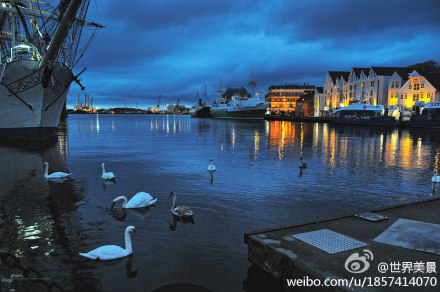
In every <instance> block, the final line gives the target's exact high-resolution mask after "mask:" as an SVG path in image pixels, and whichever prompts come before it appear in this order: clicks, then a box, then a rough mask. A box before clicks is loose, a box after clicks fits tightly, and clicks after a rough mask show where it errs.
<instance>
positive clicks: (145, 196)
mask: <svg viewBox="0 0 440 292" xmlns="http://www.w3.org/2000/svg"><path fill="white" fill-rule="evenodd" d="M119 201H122V208H143V207H148V206H151V205H153V204H154V203H156V201H157V198H156V199H153V197H152V196H151V195H150V194H149V193H144V192H139V193H137V194H136V195H134V196H133V198H131V199H130V201H128V202H127V198H126V197H125V196H119V197H117V198H116V199H114V200H113V203H112V209H113V207H114V205H115V204H116V203H117V202H119Z"/></svg>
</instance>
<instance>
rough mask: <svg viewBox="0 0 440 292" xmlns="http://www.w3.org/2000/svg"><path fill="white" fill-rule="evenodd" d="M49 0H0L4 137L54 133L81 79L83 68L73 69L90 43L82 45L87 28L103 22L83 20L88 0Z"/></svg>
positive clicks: (0, 117)
mask: <svg viewBox="0 0 440 292" xmlns="http://www.w3.org/2000/svg"><path fill="white" fill-rule="evenodd" d="M47 2H48V1H45V2H43V1H39V0H29V1H20V2H19V1H3V2H1V3H0V11H1V12H2V21H1V24H2V38H1V45H2V49H3V50H2V51H1V65H0V104H1V105H2V107H1V109H0V135H1V136H8V137H19V138H31V139H32V138H36V139H41V138H46V137H49V136H51V135H53V134H55V133H56V129H57V127H58V123H59V119H60V116H61V112H62V110H63V108H64V107H65V104H66V96H67V93H68V91H69V87H70V84H71V83H72V82H73V81H75V82H77V83H78V84H80V80H79V79H78V76H79V75H80V74H81V73H82V72H83V71H84V70H85V69H84V70H83V71H81V72H80V73H79V74H78V75H76V76H75V75H74V74H73V73H72V69H73V67H74V65H75V64H76V63H77V62H78V61H79V59H80V58H81V57H82V56H83V53H84V51H85V49H86V48H87V46H88V44H89V43H88V42H87V43H86V44H85V45H84V44H82V45H81V46H80V37H81V34H82V30H83V27H84V26H89V27H93V28H94V29H99V28H101V27H103V26H101V25H99V24H96V23H93V22H89V21H86V20H85V17H86V13H87V8H88V5H89V2H90V0H70V1H66V0H64V1H56V2H57V3H56V4H55V5H52V4H51V3H47ZM58 2H59V3H58ZM92 37H93V35H92ZM80 86H81V88H82V89H83V87H82V85H81V84H80Z"/></svg>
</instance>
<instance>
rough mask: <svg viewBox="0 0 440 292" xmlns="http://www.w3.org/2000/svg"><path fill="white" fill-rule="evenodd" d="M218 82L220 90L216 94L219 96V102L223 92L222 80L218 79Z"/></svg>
mask: <svg viewBox="0 0 440 292" xmlns="http://www.w3.org/2000/svg"><path fill="white" fill-rule="evenodd" d="M219 80H220V89H219V90H217V92H218V93H219V94H220V100H221V99H222V92H223V90H222V80H221V79H219Z"/></svg>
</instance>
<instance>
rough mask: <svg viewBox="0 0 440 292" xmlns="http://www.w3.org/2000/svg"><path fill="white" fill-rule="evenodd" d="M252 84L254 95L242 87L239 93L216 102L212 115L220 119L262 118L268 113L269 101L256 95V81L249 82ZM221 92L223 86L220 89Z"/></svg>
mask: <svg viewBox="0 0 440 292" xmlns="http://www.w3.org/2000/svg"><path fill="white" fill-rule="evenodd" d="M249 84H250V85H251V86H252V95H250V94H248V93H247V91H246V89H244V88H241V89H239V90H238V91H239V92H240V93H239V94H235V95H232V96H231V97H222V98H221V100H220V101H218V102H214V103H213V104H212V107H211V116H212V117H213V118H220V119H252V120H262V119H264V117H265V115H266V108H267V102H266V101H264V100H261V99H259V98H256V97H254V94H253V93H254V86H255V84H256V82H255V81H254V78H253V74H252V80H251V82H249ZM219 92H220V93H221V92H222V91H221V88H220V90H219Z"/></svg>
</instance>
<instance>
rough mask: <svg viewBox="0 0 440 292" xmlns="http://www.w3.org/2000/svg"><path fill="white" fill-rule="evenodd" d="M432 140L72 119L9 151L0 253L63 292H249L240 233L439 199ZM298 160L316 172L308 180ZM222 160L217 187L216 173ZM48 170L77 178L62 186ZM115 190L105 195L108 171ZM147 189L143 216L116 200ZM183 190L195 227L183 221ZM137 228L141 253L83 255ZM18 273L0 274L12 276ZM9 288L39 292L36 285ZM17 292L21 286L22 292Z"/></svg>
mask: <svg viewBox="0 0 440 292" xmlns="http://www.w3.org/2000/svg"><path fill="white" fill-rule="evenodd" d="M438 134H439V133H436V132H412V131H410V130H408V129H401V130H399V129H388V130H387V129H385V130H378V129H373V128H369V127H365V128H357V127H334V126H331V125H327V124H312V123H303V124H300V123H290V122H268V121H232V120H213V119H191V118H190V117H189V116H166V115H70V116H69V117H68V119H67V121H66V125H65V129H63V130H60V132H59V135H58V137H57V141H54V142H53V143H49V145H44V146H41V145H37V146H34V145H28V144H25V145H23V144H22V145H17V144H16V143H9V142H7V141H3V142H2V143H1V144H0V162H1V168H0V177H1V181H0V190H1V193H0V220H1V221H0V224H1V225H0V226H1V227H0V230H1V231H2V237H1V239H0V250H1V251H3V252H7V253H10V254H12V255H15V256H17V257H18V258H19V260H20V263H21V265H23V266H26V267H30V268H33V269H34V270H36V271H38V272H39V273H40V274H41V275H42V276H43V277H44V278H50V279H51V280H50V281H49V280H48V282H49V283H57V284H59V285H61V286H63V287H64V288H65V289H67V290H77V291H78V290H81V291H93V290H98V291H121V290H124V291H150V290H153V289H155V288H158V287H161V286H164V285H167V284H170V283H182V282H184V283H193V284H197V285H200V286H204V287H207V288H210V289H212V290H213V291H242V290H243V280H246V279H247V271H248V268H249V267H250V263H249V262H248V261H247V246H246V245H245V244H244V243H243V233H244V232H247V231H254V230H258V229H264V228H270V227H276V226H282V225H289V224H295V223H300V222H305V221H311V220H317V219H320V218H326V217H331V216H338V215H344V214H352V213H354V212H358V211H365V210H369V209H374V208H379V207H384V206H387V205H392V204H396V203H401V202H405V201H413V200H420V199H426V198H429V197H430V196H432V195H436V194H433V193H432V185H431V177H432V171H433V170H434V169H435V168H438V164H439V161H438V160H439V152H438V151H439V149H440V138H438V137H440V136H439V135H438ZM301 153H302V156H303V158H304V161H305V162H306V163H307V164H308V167H307V169H306V170H305V171H304V172H303V174H302V175H300V173H299V168H298V165H299V157H300V155H301ZM211 157H212V158H214V163H215V165H216V167H217V171H216V172H215V174H214V180H213V182H212V183H211V182H210V176H209V173H208V172H207V171H206V168H207V166H208V164H209V158H211ZM44 161H48V162H49V164H50V167H51V171H50V172H52V171H66V172H71V173H72V176H71V178H70V179H68V180H65V181H62V182H52V181H46V180H45V179H44V177H43V173H44V171H43V162H44ZM102 162H105V163H106V168H107V171H113V172H114V173H115V174H116V176H117V179H116V184H113V183H103V182H102V180H101V178H100V176H101V167H100V165H101V163H102ZM140 191H145V192H149V193H151V194H152V195H153V197H158V198H159V200H158V203H157V206H156V207H151V208H149V209H146V210H128V211H127V212H123V210H121V209H116V210H115V211H114V212H111V210H110V206H111V202H112V200H113V199H114V198H115V197H117V196H120V195H124V196H127V197H128V198H130V197H131V196H133V195H134V194H136V193H137V192H140ZM171 191H173V192H175V193H176V194H177V195H178V203H181V204H184V205H188V206H190V207H191V208H192V209H193V211H194V213H195V216H194V224H191V223H182V222H174V221H173V217H172V215H171V213H170V208H171V203H172V201H171V199H170V198H169V197H168V194H169V193H170V192H171ZM128 225H134V226H135V227H136V229H137V232H136V234H135V236H134V237H133V249H134V254H133V256H132V257H130V258H125V259H122V260H117V261H111V262H95V261H90V260H87V259H85V258H82V257H80V256H78V252H86V251H89V250H92V249H94V248H96V247H98V246H101V245H105V244H117V245H123V244H124V240H123V233H124V229H125V227H126V226H128ZM14 271H15V272H19V270H17V269H15V270H14V269H13V268H10V267H6V266H4V265H3V266H2V268H1V269H0V272H1V273H2V276H3V277H4V278H5V277H9V276H10V275H9V274H10V273H12V272H14ZM1 285H2V286H1V287H2V288H4V289H8V288H14V287H16V288H23V289H24V288H27V287H31V288H29V289H30V290H33V289H34V288H33V287H34V286H32V285H34V284H33V283H30V282H29V281H28V282H27V283H26V282H25V281H22V282H20V283H17V281H15V282H14V283H13V284H11V285H9V284H8V283H1ZM14 285H15V286H14ZM6 291H7V290H6Z"/></svg>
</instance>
